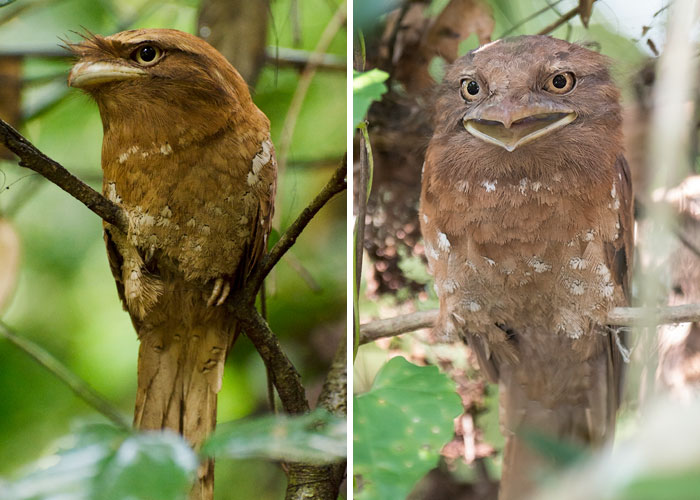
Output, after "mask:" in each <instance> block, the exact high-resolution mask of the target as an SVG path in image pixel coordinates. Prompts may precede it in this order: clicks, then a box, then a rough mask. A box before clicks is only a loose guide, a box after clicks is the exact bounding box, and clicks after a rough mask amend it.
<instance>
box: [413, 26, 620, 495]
mask: <svg viewBox="0 0 700 500" xmlns="http://www.w3.org/2000/svg"><path fill="white" fill-rule="evenodd" d="M608 66H609V63H608V60H607V59H606V58H605V57H603V56H601V55H599V54H597V53H594V52H591V51H589V50H587V49H585V48H583V47H581V46H579V45H574V44H570V43H568V42H565V41H562V40H557V39H554V38H550V37H545V36H524V37H518V38H513V39H505V40H500V41H496V42H493V43H490V44H488V45H484V46H483V47H481V48H479V49H477V50H474V51H472V52H470V53H468V54H467V55H466V56H464V57H462V58H461V59H459V60H457V61H456V62H455V63H454V64H453V65H452V66H451V67H450V68H449V69H448V70H447V73H446V77H445V80H444V83H443V85H442V86H441V88H440V89H439V92H438V97H437V101H436V110H435V111H436V115H435V132H434V135H433V137H432V139H431V141H430V145H429V147H428V151H427V153H426V158H425V165H424V173H423V184H422V193H421V208H420V215H419V216H420V223H421V229H422V232H423V236H424V239H425V249H426V255H427V256H428V262H429V267H430V269H431V272H432V274H433V275H434V277H435V289H436V291H437V294H438V297H439V299H440V319H439V323H438V326H437V328H438V329H439V331H441V332H443V333H444V334H446V335H447V336H455V335H459V336H461V337H462V338H463V339H465V340H466V341H467V342H468V343H469V345H470V346H471V347H472V348H473V350H474V351H475V353H476V355H477V358H478V360H479V364H480V366H481V369H482V370H483V371H484V372H485V373H486V375H487V376H488V377H489V378H490V379H491V380H492V381H498V383H499V387H500V404H501V415H500V417H501V427H502V431H503V432H504V434H505V436H506V447H505V452H504V462H503V476H502V480H501V489H500V496H499V498H501V499H514V498H523V495H526V493H527V492H528V491H530V489H531V488H532V485H533V481H534V476H535V474H536V473H537V472H536V470H535V469H537V467H539V466H542V465H543V460H542V459H541V457H540V456H539V455H538V454H537V453H536V452H535V451H533V450H532V449H530V447H529V446H528V445H527V443H526V441H524V440H523V437H522V433H523V432H526V431H535V432H539V433H546V434H548V435H550V436H552V437H554V438H556V439H563V440H570V441H574V442H578V443H593V444H599V443H602V442H603V441H604V440H605V439H609V438H610V437H611V436H612V434H613V432H614V425H615V413H616V410H617V408H618V405H619V401H620V387H621V382H620V381H621V373H622V363H623V362H622V357H621V352H620V349H619V347H620V345H618V344H619V342H620V337H619V335H618V333H617V332H611V331H610V329H608V328H606V326H605V320H606V316H607V313H608V311H609V310H610V309H611V308H613V307H616V306H623V305H626V304H627V303H628V297H629V285H628V275H629V270H630V267H631V262H632V251H633V216H632V188H631V183H630V175H629V171H628V168H627V164H626V162H625V159H624V157H623V155H622V153H623V148H622V134H621V110H620V105H619V92H618V90H617V89H616V87H615V85H614V84H613V83H612V81H611V79H610V74H609V70H608Z"/></svg>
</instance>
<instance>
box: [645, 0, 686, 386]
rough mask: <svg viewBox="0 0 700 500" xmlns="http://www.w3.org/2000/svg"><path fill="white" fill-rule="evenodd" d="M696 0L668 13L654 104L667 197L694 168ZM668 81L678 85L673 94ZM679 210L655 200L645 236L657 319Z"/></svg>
mask: <svg viewBox="0 0 700 500" xmlns="http://www.w3.org/2000/svg"><path fill="white" fill-rule="evenodd" d="M696 14H697V1H696V0H677V1H676V2H674V3H673V5H672V6H671V10H670V14H669V22H668V28H667V30H666V32H667V33H668V39H667V42H666V47H665V50H664V53H663V55H662V56H661V58H660V59H659V65H658V71H657V74H658V81H657V83H656V85H655V86H654V108H653V115H652V127H651V133H650V134H649V137H651V143H650V149H649V154H648V156H647V165H646V167H647V171H648V174H647V175H648V177H649V179H651V183H650V192H649V193H648V194H647V195H648V196H649V199H651V193H656V194H658V193H660V194H662V195H665V193H666V192H667V190H668V189H670V188H672V187H674V186H675V185H676V184H678V182H680V181H681V180H682V178H683V176H684V173H685V172H688V171H690V165H689V163H688V162H689V157H688V148H689V144H690V132H691V130H693V127H692V124H691V117H692V114H691V113H688V112H687V106H688V102H690V101H692V99H693V95H694V94H693V89H694V87H695V78H696V75H697V71H698V68H697V61H696V58H695V57H694V51H695V48H694V45H693V42H692V36H691V30H692V27H693V24H694V22H695V19H696V18H697V15H696ZM669 85H671V86H672V88H673V89H674V90H673V92H668V91H667V89H668V88H670V87H669ZM674 219H675V213H674V211H673V209H672V207H671V205H670V204H665V203H659V204H655V206H654V208H653V209H652V210H651V211H650V213H649V217H648V223H647V227H646V229H645V232H644V233H645V234H644V235H643V238H641V240H642V241H641V242H640V243H641V246H642V249H643V250H644V251H645V253H646V254H647V255H648V257H649V259H648V260H649V262H650V265H649V266H648V269H647V270H646V274H645V276H642V277H641V278H640V279H639V281H640V285H641V286H640V289H641V299H642V302H643V303H644V304H645V306H646V307H647V308H648V309H647V311H648V312H647V314H648V316H649V317H650V318H653V316H654V314H655V308H654V307H653V306H656V305H657V304H659V303H660V302H662V301H663V300H664V298H665V297H666V296H667V295H668V294H667V292H668V290H665V289H664V287H663V286H662V285H661V283H665V282H666V281H667V280H666V279H665V277H666V276H667V275H668V261H667V256H668V249H669V248H670V247H671V245H672V244H673V233H672V230H671V229H670V228H671V227H673V224H674ZM656 351H657V346H656V336H655V335H643V336H642V344H641V352H642V353H643V356H644V359H643V363H644V366H643V367H642V370H643V375H644V378H643V380H642V384H643V385H642V387H643V388H645V389H646V390H647V391H648V392H652V391H653V388H654V385H655V383H654V368H655V367H656V365H657V359H656V358H657V352H656Z"/></svg>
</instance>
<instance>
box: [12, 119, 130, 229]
mask: <svg viewBox="0 0 700 500" xmlns="http://www.w3.org/2000/svg"><path fill="white" fill-rule="evenodd" d="M0 142H1V143H2V144H4V145H5V146H7V149H9V150H10V151H12V152H13V153H14V154H16V155H17V156H18V157H19V159H20V160H19V165H20V166H22V167H26V168H28V169H30V170H33V171H34V172H36V173H38V174H40V175H42V176H44V177H45V178H47V179H48V180H50V181H51V182H53V183H54V184H56V185H57V186H58V187H60V188H61V189H63V190H64V191H65V192H66V193H68V194H69V195H71V196H72V197H74V198H75V199H77V200H78V201H80V202H81V203H82V204H83V205H85V206H86V207H88V208H89V209H90V210H92V211H93V212H95V213H96V214H97V215H99V216H100V217H101V218H102V219H103V220H105V221H106V222H109V223H110V224H112V225H113V226H115V227H117V228H119V229H120V230H121V231H123V232H126V231H127V228H128V223H127V220H126V214H125V213H124V211H123V210H122V209H121V208H120V207H119V206H118V205H116V204H115V203H112V202H111V201H109V200H108V199H107V198H105V197H104V196H102V195H101V194H100V193H98V192H97V191H95V190H94V189H92V188H91V187H90V186H88V185H87V184H85V183H84V182H83V181H81V180H80V179H78V178H77V177H76V176H74V175H73V174H71V173H70V172H69V171H68V170H66V169H65V168H64V167H63V166H62V165H61V164H59V163H58V162H56V161H54V160H52V159H51V158H49V157H48V156H46V155H45V154H44V153H42V152H41V151H39V150H38V149H37V148H36V147H35V146H34V145H33V144H32V143H31V142H29V141H28V140H27V139H25V138H24V137H23V136H22V135H21V134H20V133H19V132H17V131H16V130H15V129H14V128H12V126H10V124H8V123H7V122H5V121H3V120H2V119H0Z"/></svg>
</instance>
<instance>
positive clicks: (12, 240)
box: [0, 219, 19, 310]
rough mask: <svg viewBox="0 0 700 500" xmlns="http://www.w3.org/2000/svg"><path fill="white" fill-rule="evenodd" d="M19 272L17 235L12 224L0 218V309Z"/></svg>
mask: <svg viewBox="0 0 700 500" xmlns="http://www.w3.org/2000/svg"><path fill="white" fill-rule="evenodd" d="M18 272H19V236H17V232H16V231H15V229H14V228H13V227H12V225H11V224H10V223H9V222H8V221H6V220H3V219H0V310H2V308H3V307H4V306H5V304H6V303H7V302H8V299H9V298H10V297H11V296H12V292H13V291H14V289H15V285H16V283H17V275H18Z"/></svg>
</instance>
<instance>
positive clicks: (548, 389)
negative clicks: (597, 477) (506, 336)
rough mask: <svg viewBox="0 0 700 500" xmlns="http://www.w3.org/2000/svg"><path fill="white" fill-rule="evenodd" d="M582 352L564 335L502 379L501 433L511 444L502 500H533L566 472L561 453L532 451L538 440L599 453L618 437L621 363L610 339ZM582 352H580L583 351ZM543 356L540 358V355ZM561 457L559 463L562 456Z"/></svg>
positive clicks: (505, 369) (529, 352)
mask: <svg viewBox="0 0 700 500" xmlns="http://www.w3.org/2000/svg"><path fill="white" fill-rule="evenodd" d="M591 339H592V340H593V342H591V343H590V344H588V345H587V346H585V352H582V351H581V350H580V349H581V346H584V344H582V343H579V344H577V343H576V342H575V341H573V340H572V339H568V338H566V337H565V336H562V335H560V336H556V337H550V341H549V342H550V345H542V344H540V345H539V347H538V348H539V349H540V351H547V350H548V349H550V351H549V352H544V353H542V352H540V353H535V352H534V350H533V349H530V348H529V347H533V346H529V345H527V344H529V342H528V341H529V340H530V339H524V338H522V337H521V338H520V347H521V349H522V350H523V351H525V353H526V355H524V356H521V357H520V361H519V362H518V363H517V364H514V365H507V364H504V365H501V370H500V374H499V378H500V380H499V390H500V407H501V409H500V411H501V415H500V417H501V427H502V431H503V434H504V435H505V437H506V445H505V449H504V453H503V468H502V473H501V485H500V489H499V497H498V498H499V500H514V499H518V500H520V499H524V498H528V496H529V495H530V494H532V493H533V490H534V489H535V486H536V485H537V482H538V480H541V479H542V478H543V476H545V475H546V474H548V473H551V472H553V471H555V470H557V469H560V468H561V467H563V466H565V465H567V464H566V463H563V460H564V459H565V457H564V456H562V454H556V453H547V454H545V453H543V452H544V448H542V447H537V449H536V448H535V447H534V446H535V444H536V441H539V438H538V437H539V436H542V437H546V439H547V441H549V440H550V439H552V440H554V441H556V442H560V443H562V444H563V445H565V446H566V444H573V445H579V446H586V447H587V446H599V445H602V444H603V443H604V442H605V441H606V440H609V439H610V438H611V437H612V435H613V434H614V425H615V413H616V411H617V408H618V405H619V377H620V363H621V362H619V361H618V360H616V359H615V360H614V359H613V358H616V357H617V354H618V353H617V352H616V351H612V346H611V345H610V342H611V339H610V337H609V336H604V335H598V334H596V336H592V337H591ZM577 351H578V352H577ZM538 354H539V356H541V357H539V356H538ZM557 455H558V456H557Z"/></svg>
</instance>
